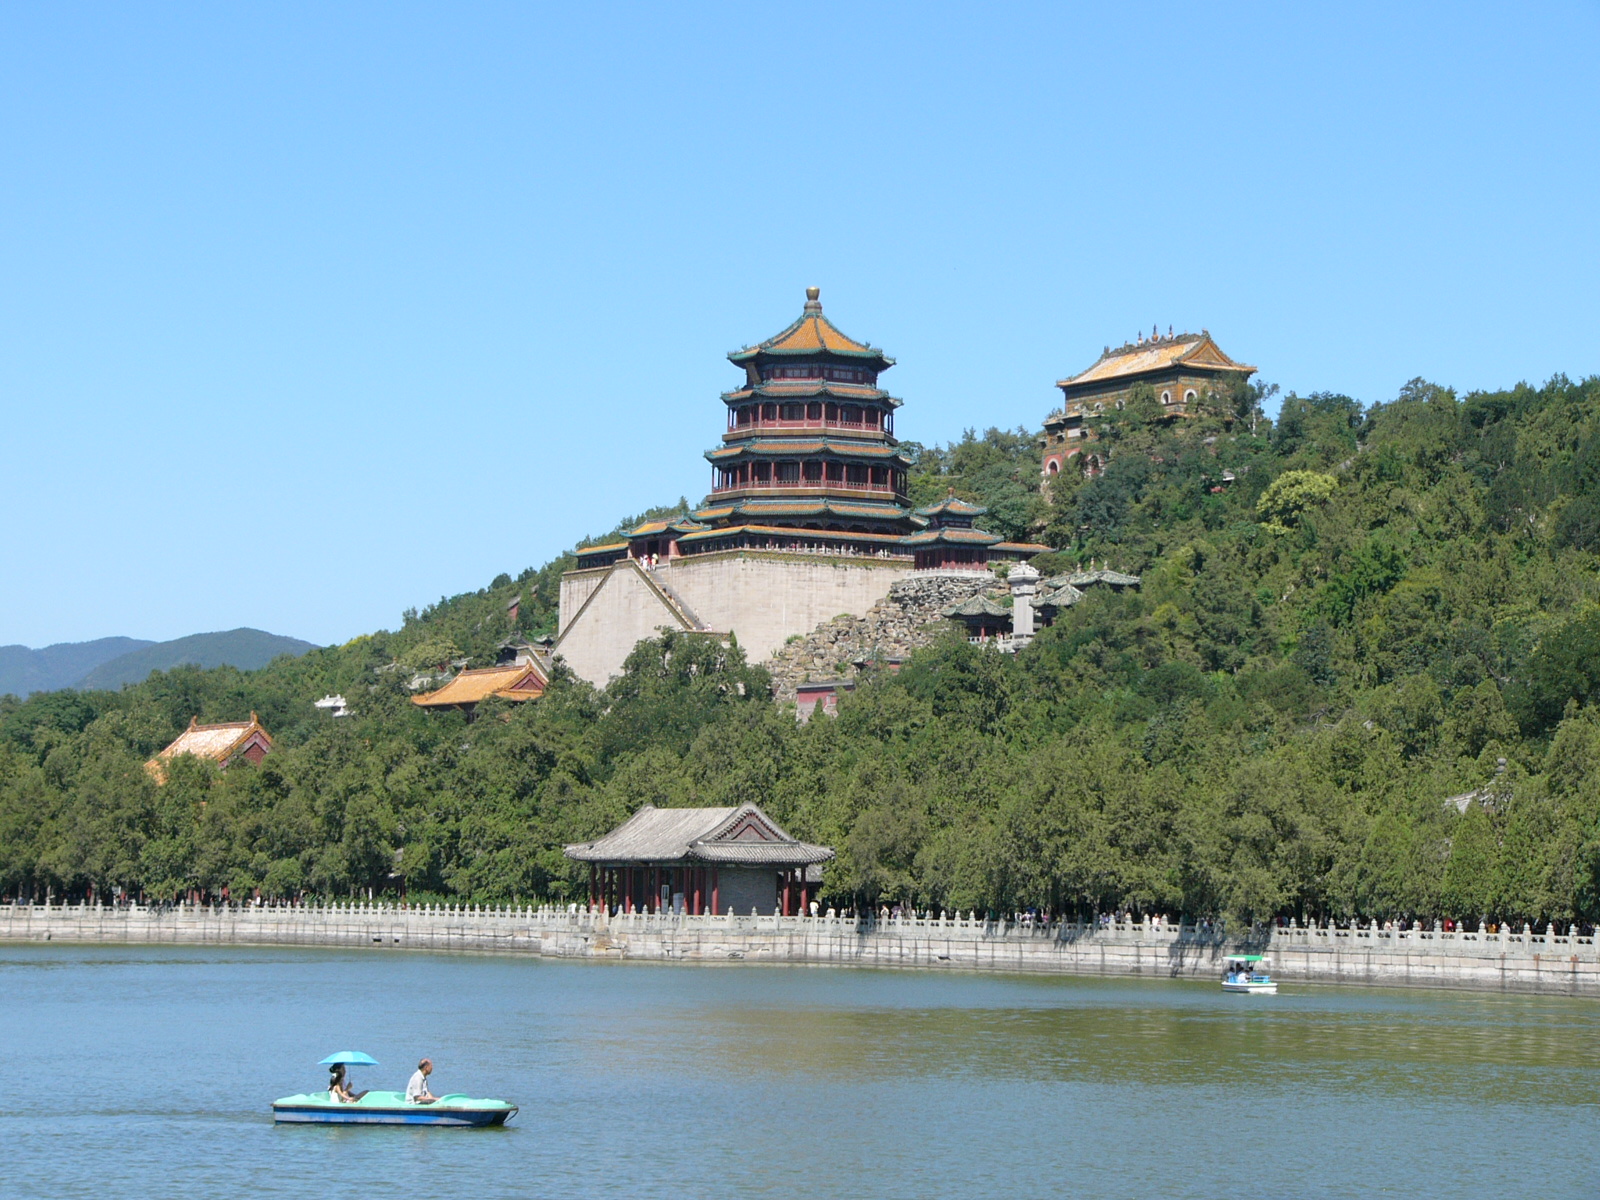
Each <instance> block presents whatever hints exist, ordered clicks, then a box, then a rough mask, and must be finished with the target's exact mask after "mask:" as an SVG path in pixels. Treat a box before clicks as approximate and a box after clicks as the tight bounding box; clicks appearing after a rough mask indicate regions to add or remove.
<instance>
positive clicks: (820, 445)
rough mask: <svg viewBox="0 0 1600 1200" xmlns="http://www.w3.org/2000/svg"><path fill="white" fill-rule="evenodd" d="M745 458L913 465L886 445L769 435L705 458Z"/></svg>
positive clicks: (711, 452) (896, 448) (709, 452)
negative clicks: (826, 457) (808, 457)
mask: <svg viewBox="0 0 1600 1200" xmlns="http://www.w3.org/2000/svg"><path fill="white" fill-rule="evenodd" d="M745 454H750V455H752V456H754V457H757V458H760V457H765V456H767V455H771V456H773V457H775V458H781V457H784V456H786V455H790V454H837V455H840V456H841V457H845V458H885V459H887V458H898V459H900V460H901V461H902V462H904V463H905V464H906V465H907V466H909V465H910V464H911V459H910V457H909V456H908V455H907V454H906V452H905V451H904V450H902V449H900V448H899V446H890V445H886V444H885V443H883V442H858V441H856V440H854V439H849V440H846V439H843V438H819V437H793V438H785V437H771V436H770V435H766V434H763V435H762V436H761V437H756V438H751V439H750V440H749V441H745V442H729V443H728V444H727V445H726V446H718V447H716V448H715V449H712V450H707V451H706V458H708V459H710V460H711V461H712V462H720V461H722V460H723V459H726V458H738V457H740V456H742V455H745Z"/></svg>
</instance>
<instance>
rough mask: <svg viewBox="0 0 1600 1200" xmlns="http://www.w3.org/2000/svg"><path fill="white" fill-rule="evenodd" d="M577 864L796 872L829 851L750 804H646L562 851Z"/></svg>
mask: <svg viewBox="0 0 1600 1200" xmlns="http://www.w3.org/2000/svg"><path fill="white" fill-rule="evenodd" d="M566 853H567V857H568V858H574V859H577V860H578V861H579V862H607V863H612V862H680V861H682V860H684V859H693V860H695V861H697V862H707V863H739V864H746V865H759V866H775V867H796V866H806V865H809V864H811V863H820V862H827V861H828V860H829V859H831V858H832V857H833V850H832V849H830V848H829V847H827V846H813V845H811V844H810V843H809V842H799V841H796V840H795V839H794V838H792V837H790V836H789V835H788V834H787V833H785V832H784V831H783V829H782V828H780V827H779V825H778V823H777V822H776V821H774V820H773V819H772V818H771V817H769V816H767V814H766V813H764V812H762V811H761V810H760V809H759V808H757V807H756V806H755V805H754V804H741V805H739V806H738V807H736V808H656V807H655V806H654V805H650V804H647V805H645V806H644V807H643V808H641V809H640V810H639V811H638V812H636V813H634V814H633V816H631V817H629V818H628V819H627V820H626V821H624V822H623V823H622V824H621V825H619V826H618V827H617V828H616V829H613V830H612V831H611V832H610V833H608V834H606V835H605V836H604V837H601V838H596V839H595V840H594V841H592V842H579V843H577V844H575V845H571V846H568V847H567V848H566Z"/></svg>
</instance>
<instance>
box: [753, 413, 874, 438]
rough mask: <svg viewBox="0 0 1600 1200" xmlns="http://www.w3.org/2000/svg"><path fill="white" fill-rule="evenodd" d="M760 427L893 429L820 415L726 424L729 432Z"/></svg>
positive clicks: (755, 430)
mask: <svg viewBox="0 0 1600 1200" xmlns="http://www.w3.org/2000/svg"><path fill="white" fill-rule="evenodd" d="M762 429H849V430H858V429H859V430H866V431H868V432H870V433H888V434H892V433H893V429H892V428H890V427H888V426H884V425H880V424H873V423H871V422H868V421H840V420H837V419H835V420H832V421H829V420H826V419H825V418H822V417H818V418H817V419H816V420H815V421H808V420H799V421H783V420H778V419H773V420H770V421H765V420H763V421H751V422H749V423H748V424H746V425H729V426H728V432H729V433H754V432H757V431H759V430H762Z"/></svg>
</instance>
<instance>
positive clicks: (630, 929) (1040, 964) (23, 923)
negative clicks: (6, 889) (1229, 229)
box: [0, 904, 1600, 997]
mask: <svg viewBox="0 0 1600 1200" xmlns="http://www.w3.org/2000/svg"><path fill="white" fill-rule="evenodd" d="M0 941H11V942H24V941H32V942H43V941H52V942H55V941H62V942H95V943H114V944H187V945H272V946H326V947H343V948H348V949H356V948H363V949H371V950H377V949H385V950H402V949H410V950H455V951H462V950H466V951H490V952H503V953H513V954H527V955H538V956H543V957H549V958H613V959H619V958H620V959H637V960H640V961H656V962H698V963H730V962H756V963H818V964H830V965H834V966H854V967H923V968H929V969H935V970H945V969H965V970H981V971H1015V972H1029V973H1042V974H1060V975H1105V976H1145V977H1147V978H1156V979H1184V978H1189V979H1201V980H1208V981H1209V980H1215V979H1218V978H1220V976H1221V973H1222V966H1223V956H1224V955H1225V954H1228V953H1230V952H1235V953H1237V952H1239V951H1241V950H1243V949H1248V950H1249V951H1250V952H1252V953H1260V954H1265V955H1267V956H1268V958H1269V959H1270V966H1271V971H1272V975H1273V977H1274V978H1276V979H1278V980H1279V981H1280V982H1282V983H1283V984H1285V985H1294V984H1301V983H1311V982H1317V983H1341V984H1367V985H1373V986H1383V987H1450V988H1470V989H1474V990H1481V991H1513V992H1544V993H1550V994H1559V995H1576V996H1590V997H1600V950H1597V948H1596V946H1595V940H1594V938H1592V937H1561V936H1555V937H1552V936H1547V935H1542V934H1499V935H1487V936H1480V935H1477V934H1458V933H1441V932H1438V931H1425V930H1416V931H1386V930H1377V929H1286V930H1273V931H1270V932H1267V933H1263V934H1262V935H1261V936H1260V937H1259V938H1258V939H1257V940H1254V941H1251V942H1249V943H1248V944H1247V945H1246V944H1241V943H1238V942H1233V941H1229V940H1226V939H1223V938H1220V937H1217V936H1214V935H1213V934H1212V933H1210V932H1209V931H1206V930H1202V929H1196V928H1195V927H1194V926H1192V925H1185V926H1170V925H1168V926H1161V925H1152V924H1148V923H1141V922H1130V923H1127V924H1117V925H1111V926H1099V925H1077V924H1073V923H1070V922H1068V923H1058V924H1054V925H1033V924H1029V923H1026V922H1023V923H1020V924H1019V923H1016V922H995V921H986V920H984V919H982V918H978V919H972V918H962V917H930V918H907V919H903V920H902V919H896V920H892V921H857V920H855V919H854V918H844V917H836V916H833V917H829V916H823V917H777V916H765V917H757V916H718V917H690V916H673V915H665V916H649V915H645V914H628V915H622V916H611V917H607V916H606V915H605V914H603V913H591V912H582V911H572V910H561V909H555V908H477V907H471V908H463V907H453V906H452V907H438V906H427V907H419V908H397V907H395V906H393V905H386V904H377V905H365V904H356V905H330V906H326V907H320V906H319V907H306V908H250V907H238V908H202V907H194V906H189V905H181V906H178V907H176V908H171V909H161V908H139V907H121V908H103V907H100V906H98V905H74V906H62V905H54V906H51V907H48V908H47V907H45V906H43V905H5V906H0Z"/></svg>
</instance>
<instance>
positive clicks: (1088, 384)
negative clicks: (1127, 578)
mask: <svg viewBox="0 0 1600 1200" xmlns="http://www.w3.org/2000/svg"><path fill="white" fill-rule="evenodd" d="M1255 370H1256V369H1255V368H1254V367H1252V366H1249V365H1247V364H1245V363H1241V362H1236V361H1234V360H1233V359H1231V358H1229V357H1228V356H1227V355H1226V354H1224V353H1223V352H1222V348H1221V347H1220V346H1218V345H1217V343H1216V342H1215V341H1214V340H1213V339H1212V337H1211V334H1210V333H1209V332H1208V331H1207V330H1204V329H1202V330H1201V331H1200V332H1199V333H1179V334H1174V333H1173V332H1172V331H1171V330H1170V329H1169V330H1168V331H1167V336H1166V337H1160V336H1158V335H1157V334H1156V332H1155V331H1154V330H1152V331H1151V334H1150V336H1149V337H1148V338H1146V337H1140V338H1136V339H1135V340H1134V341H1131V342H1128V343H1127V344H1125V345H1122V346H1118V347H1117V348H1116V349H1112V348H1111V347H1110V346H1107V347H1106V348H1105V351H1104V353H1102V354H1101V355H1100V357H1099V358H1098V359H1096V360H1095V362H1094V364H1093V365H1092V366H1090V367H1089V368H1088V369H1087V370H1085V371H1080V372H1079V373H1078V374H1076V375H1073V376H1072V377H1070V378H1068V379H1062V380H1059V381H1058V382H1057V383H1056V386H1057V387H1058V388H1060V389H1061V398H1062V405H1061V407H1060V408H1059V409H1058V410H1057V411H1055V412H1053V413H1051V414H1050V416H1049V417H1047V418H1046V419H1045V423H1044V438H1043V439H1042V440H1043V445H1044V460H1043V463H1042V464H1041V467H1040V471H1041V474H1042V475H1043V476H1044V477H1045V479H1046V480H1048V479H1049V478H1050V477H1051V476H1052V475H1056V474H1058V473H1059V472H1060V471H1061V470H1062V469H1063V468H1064V467H1065V466H1066V464H1067V461H1068V460H1069V459H1070V458H1071V457H1072V456H1073V455H1074V454H1078V453H1080V452H1084V451H1085V450H1086V447H1087V446H1088V444H1089V443H1090V442H1092V441H1094V440H1095V431H1094V426H1095V423H1096V420H1097V418H1102V417H1104V416H1105V414H1107V413H1114V412H1116V411H1117V410H1118V409H1120V408H1122V406H1123V404H1124V403H1126V401H1127V399H1128V393H1129V392H1131V391H1132V390H1133V389H1134V387H1136V386H1137V385H1139V384H1147V385H1149V386H1150V387H1151V388H1152V389H1154V391H1155V393H1156V398H1157V399H1158V400H1160V401H1161V410H1162V413H1163V414H1164V415H1165V416H1167V417H1173V418H1176V417H1191V416H1197V415H1198V408H1197V406H1196V404H1195V402H1196V401H1197V400H1198V399H1199V398H1200V396H1201V395H1202V394H1203V393H1204V392H1205V391H1206V390H1207V389H1208V388H1216V387H1218V386H1219V385H1220V384H1221V383H1222V382H1223V380H1224V379H1225V378H1226V377H1227V376H1229V375H1239V376H1244V377H1248V376H1250V375H1253V374H1255Z"/></svg>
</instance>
